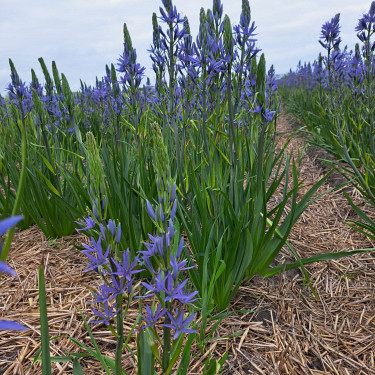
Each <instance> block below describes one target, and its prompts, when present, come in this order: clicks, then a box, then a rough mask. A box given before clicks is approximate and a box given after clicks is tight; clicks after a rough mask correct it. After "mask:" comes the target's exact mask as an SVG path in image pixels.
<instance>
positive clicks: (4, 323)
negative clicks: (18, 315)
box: [0, 320, 27, 331]
mask: <svg viewBox="0 0 375 375" xmlns="http://www.w3.org/2000/svg"><path fill="white" fill-rule="evenodd" d="M26 329H27V328H26V327H25V326H23V325H22V324H19V323H17V322H13V321H11V320H0V331H25V330H26Z"/></svg>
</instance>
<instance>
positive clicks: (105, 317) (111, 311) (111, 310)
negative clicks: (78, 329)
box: [90, 301, 120, 326]
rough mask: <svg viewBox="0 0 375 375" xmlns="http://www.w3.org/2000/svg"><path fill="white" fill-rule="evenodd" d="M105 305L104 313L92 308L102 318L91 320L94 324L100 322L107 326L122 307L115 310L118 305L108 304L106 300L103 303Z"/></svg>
mask: <svg viewBox="0 0 375 375" xmlns="http://www.w3.org/2000/svg"><path fill="white" fill-rule="evenodd" d="M103 305H104V313H101V312H100V311H98V310H95V309H92V311H93V313H94V314H95V315H96V316H98V317H99V318H101V319H98V320H91V321H90V323H93V324H99V323H104V324H105V325H106V326H109V321H110V320H111V319H112V318H114V317H115V316H116V315H117V313H118V312H119V311H120V309H118V310H115V309H116V307H117V305H116V304H114V305H112V306H111V307H110V306H109V305H108V301H105V302H104V303H103Z"/></svg>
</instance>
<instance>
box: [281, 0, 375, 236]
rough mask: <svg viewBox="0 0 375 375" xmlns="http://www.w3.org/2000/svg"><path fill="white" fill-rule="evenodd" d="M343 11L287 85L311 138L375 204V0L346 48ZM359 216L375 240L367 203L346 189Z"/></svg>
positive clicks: (287, 98) (287, 96)
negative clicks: (316, 54) (319, 48)
mask: <svg viewBox="0 0 375 375" xmlns="http://www.w3.org/2000/svg"><path fill="white" fill-rule="evenodd" d="M340 28H341V27H340V14H337V15H336V16H335V17H333V18H332V19H331V20H330V21H328V22H326V23H325V24H324V25H323V27H322V32H321V37H320V40H319V42H320V44H321V45H322V47H323V48H324V49H325V53H324V54H320V55H319V57H318V58H317V59H316V60H315V61H314V62H313V63H307V64H306V63H305V64H304V65H302V64H301V63H299V65H298V67H297V70H296V71H295V72H293V71H291V72H290V73H289V74H288V75H286V76H285V78H284V82H283V88H282V89H281V92H282V96H283V99H284V103H285V105H286V108H287V110H289V111H290V112H292V113H293V114H294V115H295V116H296V117H297V118H298V119H299V120H300V121H301V122H302V123H303V125H304V128H305V130H306V131H307V132H308V136H309V141H310V142H311V143H312V144H313V145H315V146H317V147H319V148H322V149H323V150H325V151H326V153H327V155H330V157H329V158H327V160H325V162H326V163H328V164H329V165H331V166H332V167H333V168H335V169H336V170H337V171H339V172H340V173H341V174H342V175H343V176H344V177H345V178H346V179H347V181H348V183H349V184H352V185H353V186H355V188H356V189H357V190H358V191H359V192H360V193H361V196H362V197H363V199H364V201H365V202H366V203H368V204H369V207H372V208H373V207H375V173H374V171H375V169H374V166H375V143H374V136H375V134H374V126H375V124H374V98H375V91H374V90H375V86H374V73H375V64H374V50H375V41H374V40H373V35H374V33H375V2H372V3H371V6H370V9H369V11H368V12H367V13H364V14H363V15H362V17H361V18H360V19H359V20H358V25H357V26H356V28H355V31H356V32H357V37H358V39H359V43H357V44H356V45H355V48H354V50H351V51H348V48H347V47H345V48H341V44H342V41H341V38H340ZM345 196H346V198H347V199H348V201H349V203H350V205H351V207H352V208H353V210H354V211H355V212H356V213H357V214H358V216H359V219H357V220H351V221H350V222H349V224H350V225H351V226H353V227H354V228H355V229H356V230H358V231H360V232H362V233H364V234H366V235H367V236H368V237H369V238H371V239H375V221H374V220H373V218H372V217H370V216H371V215H370V216H369V214H368V210H367V209H366V207H364V206H363V205H362V204H361V205H359V204H355V203H354V202H353V200H352V198H351V197H350V196H349V195H348V194H346V193H345Z"/></svg>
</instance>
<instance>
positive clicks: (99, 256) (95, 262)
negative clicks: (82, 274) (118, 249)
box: [83, 237, 111, 272]
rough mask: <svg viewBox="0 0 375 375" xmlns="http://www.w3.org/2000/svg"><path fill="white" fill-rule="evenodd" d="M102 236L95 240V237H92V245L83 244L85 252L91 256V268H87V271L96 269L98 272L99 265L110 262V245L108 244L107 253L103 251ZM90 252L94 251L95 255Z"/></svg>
mask: <svg viewBox="0 0 375 375" xmlns="http://www.w3.org/2000/svg"><path fill="white" fill-rule="evenodd" d="M101 242H102V237H99V239H98V241H96V242H95V239H94V238H93V237H91V243H92V246H88V245H83V247H84V248H85V249H86V250H83V252H84V253H85V254H86V255H87V256H88V257H89V259H90V260H91V266H90V267H89V268H86V270H85V271H89V270H95V271H96V272H98V267H99V266H103V265H105V264H106V263H107V262H108V254H109V250H110V248H111V247H110V245H108V247H107V250H106V251H105V253H103V249H102V245H101ZM90 253H93V254H94V255H90Z"/></svg>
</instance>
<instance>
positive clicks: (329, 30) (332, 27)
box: [319, 13, 341, 50]
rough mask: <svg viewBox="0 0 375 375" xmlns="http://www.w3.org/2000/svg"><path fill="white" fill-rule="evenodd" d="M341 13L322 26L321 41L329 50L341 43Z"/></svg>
mask: <svg viewBox="0 0 375 375" xmlns="http://www.w3.org/2000/svg"><path fill="white" fill-rule="evenodd" d="M339 22H340V13H338V14H336V15H335V17H333V18H332V19H331V21H328V22H326V23H325V24H324V25H323V26H322V31H321V37H320V39H321V40H319V43H320V44H321V45H322V46H323V47H324V48H325V49H327V50H331V49H332V48H337V47H338V46H339V44H340V43H341V38H340V37H339V34H340V25H339Z"/></svg>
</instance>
